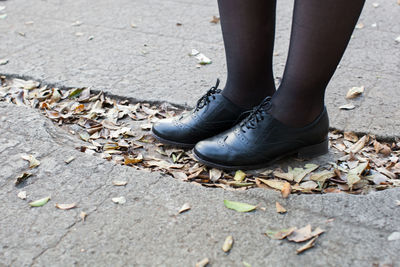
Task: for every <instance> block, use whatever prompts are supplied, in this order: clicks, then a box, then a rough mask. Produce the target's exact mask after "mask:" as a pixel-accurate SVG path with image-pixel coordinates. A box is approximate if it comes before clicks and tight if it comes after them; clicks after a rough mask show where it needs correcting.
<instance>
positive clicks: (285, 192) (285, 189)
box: [281, 182, 292, 198]
mask: <svg viewBox="0 0 400 267" xmlns="http://www.w3.org/2000/svg"><path fill="white" fill-rule="evenodd" d="M291 191H292V187H291V186H290V183H288V182H286V183H284V184H283V188H282V190H281V193H282V197H283V198H287V197H288V196H289V195H290V192H291Z"/></svg>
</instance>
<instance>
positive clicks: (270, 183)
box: [256, 178, 286, 191]
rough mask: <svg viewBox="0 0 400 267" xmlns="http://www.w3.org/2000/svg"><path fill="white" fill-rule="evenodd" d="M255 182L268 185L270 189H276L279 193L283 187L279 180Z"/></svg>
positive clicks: (282, 182)
mask: <svg viewBox="0 0 400 267" xmlns="http://www.w3.org/2000/svg"><path fill="white" fill-rule="evenodd" d="M256 180H258V181H261V182H262V183H264V184H266V185H268V186H269V187H271V188H274V189H277V190H279V191H282V190H283V188H284V185H285V183H286V182H285V181H281V180H267V179H261V178H257V179H256Z"/></svg>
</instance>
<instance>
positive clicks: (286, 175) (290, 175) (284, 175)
mask: <svg viewBox="0 0 400 267" xmlns="http://www.w3.org/2000/svg"><path fill="white" fill-rule="evenodd" d="M272 174H273V175H274V176H275V177H277V178H281V179H285V180H287V181H293V179H294V177H293V173H291V172H287V173H285V172H280V171H274V172H273V173H272Z"/></svg>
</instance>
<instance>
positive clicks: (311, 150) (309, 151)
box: [193, 139, 329, 171]
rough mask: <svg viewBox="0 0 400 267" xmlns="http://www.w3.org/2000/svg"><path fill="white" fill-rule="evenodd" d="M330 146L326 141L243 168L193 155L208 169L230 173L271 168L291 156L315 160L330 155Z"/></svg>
mask: <svg viewBox="0 0 400 267" xmlns="http://www.w3.org/2000/svg"><path fill="white" fill-rule="evenodd" d="M328 145H329V141H328V140H327V139H326V140H325V141H323V142H321V143H318V144H315V145H311V146H306V147H302V148H300V149H297V150H295V151H292V152H289V153H286V154H284V155H283V156H280V157H277V158H275V159H273V160H270V161H268V162H265V163H262V164H257V165H242V166H228V165H222V164H218V163H214V162H211V161H208V160H204V159H202V158H201V157H200V156H198V155H197V154H196V152H195V151H194V149H193V155H194V157H195V158H196V159H197V160H198V161H199V162H200V163H202V164H204V165H206V166H208V167H212V168H217V169H222V170H229V171H233V170H255V169H262V168H266V167H268V166H270V165H271V164H273V163H274V162H276V161H278V160H281V159H283V158H285V157H288V156H291V155H296V154H297V156H298V157H299V158H303V159H311V158H315V157H318V156H321V155H324V154H326V153H328V151H329V149H328Z"/></svg>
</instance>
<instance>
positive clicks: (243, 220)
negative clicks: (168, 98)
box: [0, 102, 400, 266]
mask: <svg viewBox="0 0 400 267" xmlns="http://www.w3.org/2000/svg"><path fill="white" fill-rule="evenodd" d="M0 114H1V115H0V143H1V149H0V162H1V163H2V167H1V173H0V192H1V194H0V202H1V203H2V204H1V206H0V210H1V217H0V225H1V228H0V266H127V265H128V266H194V264H195V263H196V262H198V261H200V260H201V259H203V258H205V257H208V258H209V259H210V263H211V265H210V266H244V265H243V263H242V262H243V261H245V262H248V263H250V264H251V265H252V266H300V265H302V266H383V264H392V265H387V266H399V265H398V264H399V262H400V255H399V253H398V248H399V245H400V240H397V241H388V236H389V235H390V234H391V233H393V232H395V231H398V232H400V228H399V223H398V218H399V216H400V207H398V206H397V207H396V203H395V200H399V199H400V190H398V189H395V190H385V191H382V192H379V193H373V194H369V195H366V196H356V195H354V196H353V195H349V194H326V195H291V196H290V198H289V199H287V200H283V199H282V197H281V196H280V194H279V193H277V192H275V191H272V190H265V189H251V190H247V191H242V192H240V191H233V192H231V191H226V190H222V189H207V188H204V187H201V186H196V185H194V184H189V183H182V182H180V181H177V180H174V179H172V178H171V177H169V176H164V175H162V174H159V173H147V172H143V171H136V170H134V169H133V168H131V167H126V166H120V165H113V164H112V163H110V162H107V161H105V160H102V159H99V158H97V157H93V156H90V155H87V154H85V153H80V152H78V151H77V150H76V149H75V147H76V146H79V145H80V143H79V142H78V141H77V140H76V139H75V138H71V136H70V135H68V134H67V133H66V132H65V131H63V130H61V129H60V128H58V127H57V126H55V125H54V124H53V123H52V122H51V121H50V120H48V119H46V118H44V117H43V116H42V115H40V114H39V113H38V112H37V111H35V110H32V109H29V108H27V107H19V106H16V105H10V104H5V103H1V102H0ZM22 126H23V127H22ZM23 153H28V154H34V155H35V157H37V159H39V160H40V161H41V165H40V166H39V167H38V168H37V169H34V170H32V172H33V173H34V175H33V176H32V177H30V178H29V179H28V180H27V182H26V183H25V184H23V185H21V186H20V187H15V185H14V180H15V176H16V174H19V173H22V172H23V171H26V166H27V163H26V161H24V160H22V159H21V154H23ZM72 155H73V156H75V157H76V159H75V160H74V161H73V162H71V163H70V164H69V165H67V164H65V162H64V160H65V159H67V158H69V157H70V156H72ZM115 179H118V180H126V181H128V184H127V185H126V186H125V187H116V186H113V185H112V181H113V180H115ZM20 190H25V191H26V192H27V196H28V200H27V201H23V200H21V199H19V198H18V197H17V193H18V192H19V191H20ZM48 195H51V197H52V199H51V200H50V202H49V203H48V204H46V205H45V206H44V207H40V208H30V207H29V205H28V201H32V200H36V199H39V198H42V197H46V196H48ZM119 196H124V197H125V198H126V200H127V202H126V203H125V204H123V205H117V204H114V203H113V202H112V201H111V198H113V197H119ZM224 199H228V200H234V201H242V202H245V203H249V204H254V205H257V204H259V205H260V206H261V207H263V208H265V211H264V210H262V209H258V210H256V211H255V212H251V213H239V212H235V211H232V210H228V209H227V208H225V207H224V205H223V200H224ZM275 201H279V202H280V203H281V204H282V205H284V206H285V207H286V208H287V209H288V212H287V213H286V214H284V215H282V214H278V213H276V211H275ZM72 202H77V203H78V208H76V209H73V210H68V211H62V210H58V209H56V208H55V204H56V203H72ZM187 202H188V203H190V204H191V206H192V209H191V210H190V211H188V212H186V213H183V214H180V215H177V211H178V210H179V209H180V208H181V206H182V205H183V204H184V203H187ZM81 211H84V212H86V213H87V214H88V217H87V219H86V221H85V222H82V220H81V219H80V217H79V214H80V212H81ZM307 224H311V225H312V226H313V229H314V228H315V227H320V228H322V229H324V230H326V232H325V233H324V234H323V235H322V236H320V237H319V238H318V240H317V244H316V247H315V248H313V249H312V250H310V251H307V252H305V253H304V254H301V255H296V253H295V250H296V249H297V248H299V247H300V246H301V245H300V244H294V243H289V242H287V241H280V240H271V239H269V238H268V237H266V236H265V235H264V234H263V233H265V231H266V230H268V229H281V228H289V227H291V226H297V227H303V226H305V225H307ZM228 235H232V236H233V237H234V240H235V243H234V245H233V248H232V250H231V252H230V253H229V254H225V253H224V252H223V251H222V249H221V247H222V244H223V242H224V240H225V237H226V236H228ZM373 264H377V265H373Z"/></svg>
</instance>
